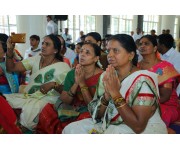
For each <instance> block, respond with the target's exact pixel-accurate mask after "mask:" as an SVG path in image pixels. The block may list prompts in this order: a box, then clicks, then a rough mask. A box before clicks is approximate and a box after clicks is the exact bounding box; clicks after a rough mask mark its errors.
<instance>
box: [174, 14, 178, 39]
mask: <svg viewBox="0 0 180 150" xmlns="http://www.w3.org/2000/svg"><path fill="white" fill-rule="evenodd" d="M177 38H178V18H177V17H176V18H175V23H174V39H177Z"/></svg>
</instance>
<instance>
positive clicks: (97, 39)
mask: <svg viewBox="0 0 180 150" xmlns="http://www.w3.org/2000/svg"><path fill="white" fill-rule="evenodd" d="M87 36H91V37H93V38H94V39H95V40H96V41H97V42H99V41H100V42H101V35H100V34H99V33H98V32H89V33H88V34H86V37H87Z"/></svg>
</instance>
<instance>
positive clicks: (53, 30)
mask: <svg viewBox="0 0 180 150" xmlns="http://www.w3.org/2000/svg"><path fill="white" fill-rule="evenodd" d="M46 17H47V22H48V23H47V26H46V34H47V35H49V34H55V35H57V34H58V25H57V24H56V23H55V22H54V21H53V20H52V17H51V16H50V15H48V16H46Z"/></svg>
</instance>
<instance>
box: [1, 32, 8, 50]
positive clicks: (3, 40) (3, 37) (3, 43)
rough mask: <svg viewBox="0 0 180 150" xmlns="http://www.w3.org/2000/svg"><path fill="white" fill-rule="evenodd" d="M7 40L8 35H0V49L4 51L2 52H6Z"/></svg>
mask: <svg viewBox="0 0 180 150" xmlns="http://www.w3.org/2000/svg"><path fill="white" fill-rule="evenodd" d="M7 39H8V35H7V34H4V33H0V43H1V44H2V48H3V50H4V52H5V53H6V52H7V44H6V42H7Z"/></svg>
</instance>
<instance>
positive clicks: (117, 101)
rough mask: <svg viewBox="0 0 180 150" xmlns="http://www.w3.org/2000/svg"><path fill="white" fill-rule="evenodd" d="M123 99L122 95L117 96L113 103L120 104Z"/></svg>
mask: <svg viewBox="0 0 180 150" xmlns="http://www.w3.org/2000/svg"><path fill="white" fill-rule="evenodd" d="M123 101H125V99H124V98H123V97H119V98H117V99H115V100H114V104H115V105H117V106H119V105H121V103H122V102H123Z"/></svg>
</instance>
